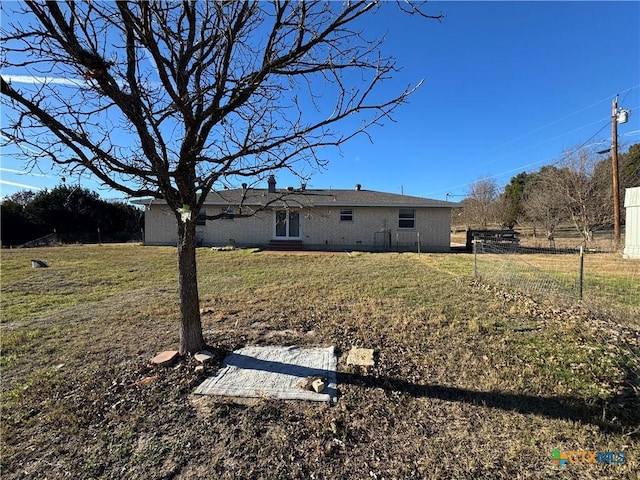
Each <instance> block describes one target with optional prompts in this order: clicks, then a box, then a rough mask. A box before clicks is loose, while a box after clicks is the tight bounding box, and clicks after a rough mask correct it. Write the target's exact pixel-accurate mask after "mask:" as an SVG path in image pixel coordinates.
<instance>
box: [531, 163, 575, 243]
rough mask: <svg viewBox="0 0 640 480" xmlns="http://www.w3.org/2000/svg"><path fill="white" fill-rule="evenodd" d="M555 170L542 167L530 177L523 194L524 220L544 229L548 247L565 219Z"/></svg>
mask: <svg viewBox="0 0 640 480" xmlns="http://www.w3.org/2000/svg"><path fill="white" fill-rule="evenodd" d="M557 175H558V172H557V169H556V168H555V167H543V168H542V169H540V171H539V172H538V173H535V174H533V175H532V179H530V180H529V182H528V183H527V185H526V187H525V189H524V194H523V211H524V218H525V219H526V220H528V221H530V222H532V223H533V225H534V232H535V227H536V225H541V226H542V227H543V228H544V231H545V234H546V237H547V240H549V243H550V246H551V245H553V244H554V243H555V242H554V233H555V230H556V228H557V227H558V225H560V223H561V222H562V221H563V220H565V219H566V212H565V209H564V208H563V206H562V205H563V202H564V200H563V199H562V197H561V195H560V194H559V191H558V190H557V189H556V188H555V187H556V185H557Z"/></svg>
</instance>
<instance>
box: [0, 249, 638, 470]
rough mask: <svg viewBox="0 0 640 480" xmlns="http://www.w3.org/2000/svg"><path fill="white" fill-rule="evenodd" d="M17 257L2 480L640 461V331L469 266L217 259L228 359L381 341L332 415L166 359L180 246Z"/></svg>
mask: <svg viewBox="0 0 640 480" xmlns="http://www.w3.org/2000/svg"><path fill="white" fill-rule="evenodd" d="M31 259H43V260H47V261H48V262H49V264H50V267H49V268H43V269H34V268H32V267H31ZM1 260H2V279H1V282H2V283H1V287H2V296H1V301H2V320H1V336H2V355H1V357H0V360H1V362H0V368H1V373H2V387H1V395H2V396H1V400H2V423H1V429H2V440H1V442H2V443H1V446H2V455H1V460H0V461H1V468H2V476H3V478H12V479H13V478H35V477H37V476H39V477H43V478H44V477H46V478H65V477H68V476H71V477H74V478H145V479H149V478H153V479H155V478H358V479H361V478H551V477H557V476H560V477H561V478H564V477H566V478H594V479H595V478H624V477H629V478H637V477H633V475H636V472H637V471H638V470H640V463H639V456H640V441H639V435H640V431H639V427H638V424H639V423H640V414H639V412H640V402H639V397H638V390H637V383H636V380H637V379H636V378H634V376H633V372H634V371H637V370H638V367H639V365H638V359H639V355H638V353H639V351H638V347H639V344H640V340H639V339H640V334H639V331H638V328H637V325H621V324H619V323H617V322H616V321H614V320H611V319H606V318H600V317H595V316H593V315H592V314H591V313H590V312H589V311H587V310H585V309H583V308H580V307H559V306H558V305H554V304H551V303H541V302H536V301H534V300H532V299H529V298H527V297H525V296H523V295H522V294H519V293H515V292H510V291H505V290H502V289H499V288H496V287H493V286H490V285H483V284H479V283H476V282H474V281H473V279H472V278H471V273H472V266H473V257H472V256H471V255H467V254H456V255H452V254H422V255H417V254H393V253H389V254H367V253H355V252H354V253H353V254H351V255H347V254H345V253H336V254H307V255H289V254H266V253H259V252H254V251H251V250H246V251H243V250H240V251H233V252H214V251H211V250H209V249H204V248H203V249H199V250H198V277H199V282H200V297H201V306H202V309H203V312H204V313H203V328H204V331H205V338H206V340H207V342H208V343H209V345H211V347H212V349H213V350H214V351H215V353H216V354H217V357H216V358H217V362H219V361H220V360H221V358H222V356H223V354H224V352H225V351H228V350H231V349H235V348H238V347H240V346H243V345H290V344H297V345H320V346H328V345H335V346H336V347H337V349H338V351H339V352H345V353H346V352H347V351H348V350H349V348H350V347H351V346H363V347H368V348H373V349H375V350H376V353H377V364H376V366H375V367H374V368H372V369H370V370H368V371H363V370H356V369H354V368H353V367H347V366H346V364H345V358H346V355H343V356H341V357H340V358H339V371H340V374H339V386H338V389H339V393H340V399H339V401H338V403H337V405H335V406H327V405H322V404H320V405H319V404H308V403H303V402H276V401H272V400H268V399H261V400H256V401H242V402H241V401H231V400H225V399H216V398H209V397H195V396H194V395H192V394H191V392H192V391H193V389H194V388H195V386H196V385H197V384H198V383H199V382H200V381H201V380H202V379H203V376H202V374H200V373H197V372H196V371H195V366H196V365H195V363H196V362H195V361H194V360H192V359H189V358H185V359H183V360H182V361H181V362H180V363H179V364H178V366H177V367H176V368H169V369H153V368H151V367H150V366H149V364H148V360H149V359H150V358H151V357H152V356H154V355H155V354H156V353H157V352H159V351H162V350H166V349H170V348H174V347H175V346H176V345H177V342H178V333H179V328H178V326H179V325H178V307H177V283H176V277H177V273H176V253H175V249H173V248H168V247H167V248H164V247H141V246H138V245H113V246H112V245H103V246H68V247H59V248H50V249H33V250H3V251H2V259H1ZM217 364H218V363H215V364H214V365H212V366H210V367H208V372H207V373H213V372H214V371H215V369H216V365H217ZM156 376H157V378H155V377H156ZM145 378H152V380H151V381H150V383H148V384H147V385H144V384H141V383H140V380H141V379H145ZM634 388H636V389H635V390H634ZM556 448H559V449H560V450H561V451H563V452H565V451H566V452H568V451H579V450H587V451H603V452H606V451H615V452H617V451H620V450H622V451H625V452H626V458H627V463H625V464H621V465H617V464H616V465H597V464H596V465H593V464H582V463H577V464H570V465H567V466H564V467H562V469H559V467H558V466H557V465H554V464H553V462H551V461H550V460H549V456H551V454H552V453H553V450H554V449H556Z"/></svg>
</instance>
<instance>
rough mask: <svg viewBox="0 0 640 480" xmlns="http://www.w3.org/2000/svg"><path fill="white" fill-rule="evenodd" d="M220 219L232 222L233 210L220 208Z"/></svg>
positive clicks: (231, 208)
mask: <svg viewBox="0 0 640 480" xmlns="http://www.w3.org/2000/svg"><path fill="white" fill-rule="evenodd" d="M221 210H222V217H221V218H222V219H223V220H233V219H234V218H235V213H236V211H235V209H234V208H233V207H229V206H227V207H222V209H221Z"/></svg>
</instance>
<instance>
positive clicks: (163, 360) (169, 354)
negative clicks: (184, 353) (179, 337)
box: [151, 350, 179, 367]
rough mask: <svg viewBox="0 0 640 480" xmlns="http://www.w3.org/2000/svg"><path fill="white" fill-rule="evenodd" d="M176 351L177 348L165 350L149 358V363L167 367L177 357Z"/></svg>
mask: <svg viewBox="0 0 640 480" xmlns="http://www.w3.org/2000/svg"><path fill="white" fill-rule="evenodd" d="M178 353H179V352H178V351H177V350H166V351H164V352H162V353H159V354H158V355H156V356H155V357H153V358H152V359H151V363H153V364H154V365H158V366H161V367H168V366H170V365H173V362H175V361H176V358H178Z"/></svg>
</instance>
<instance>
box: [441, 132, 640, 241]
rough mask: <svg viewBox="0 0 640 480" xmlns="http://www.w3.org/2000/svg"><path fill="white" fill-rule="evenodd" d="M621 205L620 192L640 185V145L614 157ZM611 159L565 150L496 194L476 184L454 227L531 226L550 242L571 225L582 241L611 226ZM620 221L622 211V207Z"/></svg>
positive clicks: (488, 183)
mask: <svg viewBox="0 0 640 480" xmlns="http://www.w3.org/2000/svg"><path fill="white" fill-rule="evenodd" d="M618 165H619V178H620V181H619V184H620V196H621V197H620V198H621V203H622V202H623V201H624V190H625V188H630V187H637V186H640V144H635V145H632V146H631V147H630V148H629V150H628V151H627V152H625V153H621V154H619V155H618ZM611 168H612V167H611V157H610V156H609V157H608V158H602V156H599V155H597V154H596V153H595V152H593V151H591V150H588V149H577V150H574V151H571V152H568V153H566V154H564V155H563V156H562V158H561V159H559V160H558V161H556V162H553V163H552V164H551V165H546V166H544V167H542V168H541V169H540V170H538V171H537V172H533V173H526V172H522V173H520V174H518V175H516V176H515V177H513V178H511V181H510V182H509V183H508V184H507V185H506V186H505V187H504V190H502V191H500V188H499V187H498V185H497V183H496V182H495V180H493V179H482V180H478V181H477V182H475V183H474V184H472V185H471V188H470V190H469V192H468V195H467V197H466V198H465V199H464V200H463V201H462V204H463V208H462V210H460V211H458V212H456V214H455V215H454V224H457V226H458V227H460V226H464V227H472V228H487V227H489V226H492V227H495V226H500V227H503V228H514V227H515V226H517V225H519V226H523V225H527V226H532V227H533V228H534V232H536V231H537V232H540V233H542V234H544V235H546V236H547V237H549V238H552V237H553V235H554V232H555V230H556V228H557V227H558V226H559V225H572V226H573V227H574V228H575V230H576V231H577V232H578V233H579V234H580V235H581V236H582V237H583V239H584V240H590V239H591V236H592V232H594V231H596V230H601V229H606V228H610V227H611V226H612V225H613V187H612V177H613V175H612V171H611ZM622 221H623V222H624V209H622Z"/></svg>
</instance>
